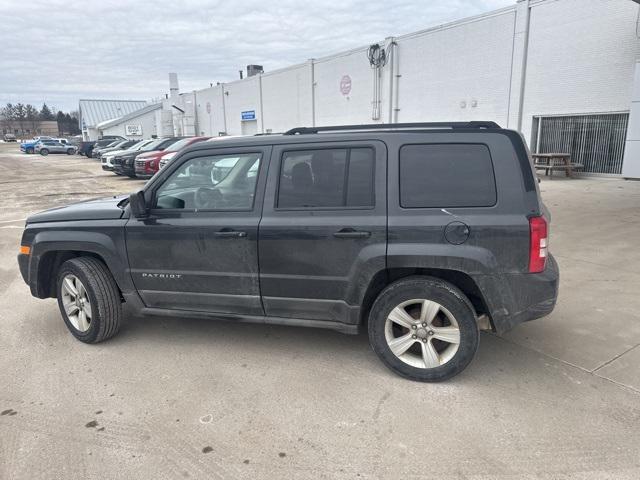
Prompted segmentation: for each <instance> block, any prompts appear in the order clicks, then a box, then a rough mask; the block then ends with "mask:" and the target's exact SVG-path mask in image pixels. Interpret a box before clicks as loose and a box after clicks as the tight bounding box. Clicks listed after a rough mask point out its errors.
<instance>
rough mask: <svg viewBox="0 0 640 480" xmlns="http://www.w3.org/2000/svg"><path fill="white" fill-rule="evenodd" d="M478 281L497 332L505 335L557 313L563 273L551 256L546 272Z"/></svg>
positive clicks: (483, 276)
mask: <svg viewBox="0 0 640 480" xmlns="http://www.w3.org/2000/svg"><path fill="white" fill-rule="evenodd" d="M476 281H477V282H478V286H479V287H480V290H481V291H482V292H483V294H484V298H485V300H486V303H487V304H488V305H487V307H488V308H489V313H490V317H491V321H492V324H493V327H494V329H495V331H496V332H497V333H504V332H507V331H509V330H511V329H512V328H513V327H515V326H516V325H519V324H520V323H523V322H528V321H530V320H535V319H537V318H541V317H544V316H545V315H548V314H550V313H551V312H552V311H553V309H554V307H555V305H556V300H557V298H558V286H559V282H560V272H559V269H558V264H557V262H556V260H555V258H553V255H549V259H548V261H547V266H546V268H545V270H544V272H542V273H517V274H504V275H499V276H498V275H479V276H478V277H477V278H476Z"/></svg>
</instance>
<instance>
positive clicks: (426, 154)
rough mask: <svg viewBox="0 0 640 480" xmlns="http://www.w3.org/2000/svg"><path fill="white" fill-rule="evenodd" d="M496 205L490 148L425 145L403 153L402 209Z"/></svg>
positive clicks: (410, 146) (404, 148)
mask: <svg viewBox="0 0 640 480" xmlns="http://www.w3.org/2000/svg"><path fill="white" fill-rule="evenodd" d="M496 201H497V194H496V183H495V177H494V172H493V163H492V161H491V155H490V153H489V148H488V147H487V146H486V145H482V144H425V145H405V146H403V147H402V148H401V149H400V206H401V207H403V208H446V207H490V206H493V205H495V204H496Z"/></svg>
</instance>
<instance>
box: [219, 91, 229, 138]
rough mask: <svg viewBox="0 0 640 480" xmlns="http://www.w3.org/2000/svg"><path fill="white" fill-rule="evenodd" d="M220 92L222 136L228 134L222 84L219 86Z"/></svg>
mask: <svg viewBox="0 0 640 480" xmlns="http://www.w3.org/2000/svg"><path fill="white" fill-rule="evenodd" d="M220 87H221V88H220V91H221V92H222V121H223V125H224V134H225V135H229V132H228V131H227V107H226V105H225V100H224V97H225V92H224V83H221V84H220Z"/></svg>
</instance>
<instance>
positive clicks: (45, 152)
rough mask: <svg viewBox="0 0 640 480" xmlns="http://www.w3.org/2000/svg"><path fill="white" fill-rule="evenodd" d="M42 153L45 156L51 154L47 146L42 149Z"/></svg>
mask: <svg viewBox="0 0 640 480" xmlns="http://www.w3.org/2000/svg"><path fill="white" fill-rule="evenodd" d="M40 155H44V156H46V155H49V150H47V149H46V148H42V149H40Z"/></svg>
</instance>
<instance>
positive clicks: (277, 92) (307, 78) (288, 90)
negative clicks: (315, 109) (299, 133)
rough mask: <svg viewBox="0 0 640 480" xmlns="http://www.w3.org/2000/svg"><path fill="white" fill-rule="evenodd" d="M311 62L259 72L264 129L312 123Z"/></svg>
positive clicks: (279, 128) (275, 130) (284, 128)
mask: <svg viewBox="0 0 640 480" xmlns="http://www.w3.org/2000/svg"><path fill="white" fill-rule="evenodd" d="M311 69H312V66H311V63H306V64H302V65H296V66H294V67H291V68H288V69H286V70H278V71H275V72H270V73H265V74H263V75H262V107H263V115H262V119H263V122H264V131H265V132H267V131H268V130H271V131H272V132H283V131H285V130H287V129H289V128H291V126H292V125H306V126H309V125H312V124H313V118H312V97H311V96H312V87H311Z"/></svg>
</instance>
